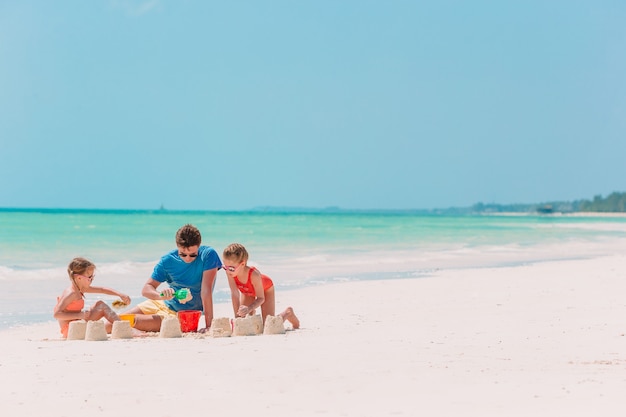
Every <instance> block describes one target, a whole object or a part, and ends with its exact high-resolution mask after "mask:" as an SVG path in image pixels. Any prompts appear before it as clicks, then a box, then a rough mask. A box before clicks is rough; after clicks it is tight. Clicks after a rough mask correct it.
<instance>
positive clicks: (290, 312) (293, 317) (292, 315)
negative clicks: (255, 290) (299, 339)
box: [280, 307, 300, 329]
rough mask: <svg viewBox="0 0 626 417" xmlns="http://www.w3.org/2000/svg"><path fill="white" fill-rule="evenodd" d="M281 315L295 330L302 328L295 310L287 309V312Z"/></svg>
mask: <svg viewBox="0 0 626 417" xmlns="http://www.w3.org/2000/svg"><path fill="white" fill-rule="evenodd" d="M280 315H281V316H282V317H283V320H287V321H288V322H289V323H291V326H292V327H293V328H294V329H298V328H299V327H300V320H298V317H296V315H295V313H294V312H293V308H291V307H287V308H286V309H285V311H283V312H282V313H281V314H280Z"/></svg>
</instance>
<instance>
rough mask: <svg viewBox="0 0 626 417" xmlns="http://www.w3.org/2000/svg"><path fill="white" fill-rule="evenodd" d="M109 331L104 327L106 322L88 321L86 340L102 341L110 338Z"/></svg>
mask: <svg viewBox="0 0 626 417" xmlns="http://www.w3.org/2000/svg"><path fill="white" fill-rule="evenodd" d="M108 338H109V337H108V336H107V331H106V329H105V328H104V322H103V321H101V320H96V321H88V322H87V332H86V333H85V340H92V341H102V340H108Z"/></svg>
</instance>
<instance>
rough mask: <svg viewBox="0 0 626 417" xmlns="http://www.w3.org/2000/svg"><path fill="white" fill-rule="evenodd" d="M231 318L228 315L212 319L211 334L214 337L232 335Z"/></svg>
mask: <svg viewBox="0 0 626 417" xmlns="http://www.w3.org/2000/svg"><path fill="white" fill-rule="evenodd" d="M232 333H233V332H232V328H231V326H230V319H229V318H228V317H220V318H214V319H213V320H212V321H211V329H210V330H209V334H210V335H211V336H213V337H230V335H232Z"/></svg>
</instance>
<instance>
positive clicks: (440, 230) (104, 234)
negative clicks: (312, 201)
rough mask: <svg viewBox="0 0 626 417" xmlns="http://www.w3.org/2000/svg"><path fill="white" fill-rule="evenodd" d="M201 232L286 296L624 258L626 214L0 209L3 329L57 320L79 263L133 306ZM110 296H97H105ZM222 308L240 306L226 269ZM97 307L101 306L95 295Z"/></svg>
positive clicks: (219, 298)
mask: <svg viewBox="0 0 626 417" xmlns="http://www.w3.org/2000/svg"><path fill="white" fill-rule="evenodd" d="M186 223H192V224H194V225H196V226H197V227H198V228H199V229H200V231H201V232H202V236H203V244H205V245H208V246H212V247H214V248H215V249H216V250H217V251H218V253H219V254H220V255H221V252H222V249H223V248H224V247H225V246H226V245H228V244H229V243H231V242H240V243H243V244H244V245H246V247H247V248H248V250H249V252H250V258H251V259H250V263H251V264H254V265H256V266H258V267H259V269H261V271H263V272H264V273H266V274H268V275H270V276H271V277H272V278H273V279H274V281H275V283H276V286H277V290H278V297H279V298H280V297H281V294H283V292H286V291H289V290H290V289H293V288H301V287H305V286H311V285H324V284H326V283H330V282H338V281H349V280H371V279H380V280H384V279H394V278H413V277H418V278H419V277H424V276H428V275H429V274H430V273H432V271H434V270H437V269H450V268H483V267H491V266H501V265H518V264H524V263H530V262H540V261H546V260H558V259H573V258H584V257H594V256H600V255H611V254H617V253H624V250H625V249H626V218H624V217H597V216H559V215H549V216H540V215H536V216H535V215H436V214H421V213H410V212H349V211H340V212H198V211H195V212H172V211H120V210H112V211H106V210H26V209H24V210H18V209H0V285H1V287H2V291H1V292H0V294H1V295H0V300H1V303H0V329H2V328H7V327H11V326H15V325H24V324H31V323H37V322H43V321H50V320H53V319H52V308H53V307H54V304H55V301H56V296H57V295H59V294H60V293H61V291H62V290H63V289H64V288H65V287H66V286H67V285H68V284H69V279H68V277H67V274H66V272H65V269H66V266H67V264H68V263H69V261H70V260H71V259H72V258H73V257H75V256H84V257H87V258H89V259H91V260H92V261H93V262H94V263H95V264H96V265H97V271H96V280H95V281H94V285H99V286H108V287H113V288H117V289H119V290H121V291H124V292H126V293H127V294H129V295H130V296H131V297H132V299H133V304H135V303H138V302H140V301H142V300H143V299H142V297H141V295H140V289H141V287H142V285H143V284H144V282H145V281H146V279H148V278H149V276H150V273H151V272H152V268H153V266H154V264H155V263H156V261H157V260H158V259H159V257H160V256H161V255H163V254H164V253H166V252H167V251H168V250H171V249H174V248H175V245H174V234H175V232H176V230H177V229H178V228H179V227H180V226H182V225H184V224H186ZM99 297H101V298H102V299H105V300H111V301H112V300H113V299H112V298H106V297H107V296H93V297H92V298H93V299H94V301H95V299H96V298H99ZM215 299H216V302H224V303H225V302H229V300H230V299H229V293H228V287H227V283H226V277H225V275H224V273H223V271H220V272H219V273H218V280H217V284H216V288H215ZM87 302H88V303H89V302H90V300H89V299H88V300H87Z"/></svg>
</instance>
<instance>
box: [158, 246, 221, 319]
mask: <svg viewBox="0 0 626 417" xmlns="http://www.w3.org/2000/svg"><path fill="white" fill-rule="evenodd" d="M221 266H222V261H221V260H220V257H219V256H218V255H217V252H215V249H213V248H211V247H209V246H200V247H199V248H198V256H197V257H196V259H194V261H193V262H190V263H187V262H185V261H183V260H182V259H181V258H180V256H179V255H178V249H174V250H173V251H171V252H169V253H168V254H167V255H165V256H163V257H162V258H161V260H160V261H159V263H158V264H156V266H155V267H154V271H153V272H152V279H154V280H156V281H159V282H167V283H168V284H169V286H170V287H172V288H173V289H174V291H176V290H180V289H181V288H189V289H190V290H191V295H192V296H193V298H192V299H191V300H189V301H187V302H186V303H185V304H181V302H180V301H179V300H177V299H176V298H172V299H171V300H165V304H166V305H167V306H168V307H169V308H170V309H171V310H174V311H180V310H203V308H202V297H201V296H200V289H201V288H202V273H203V272H204V271H207V270H209V269H213V268H221ZM216 279H217V276H216ZM214 284H215V283H214ZM211 290H212V289H211Z"/></svg>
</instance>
